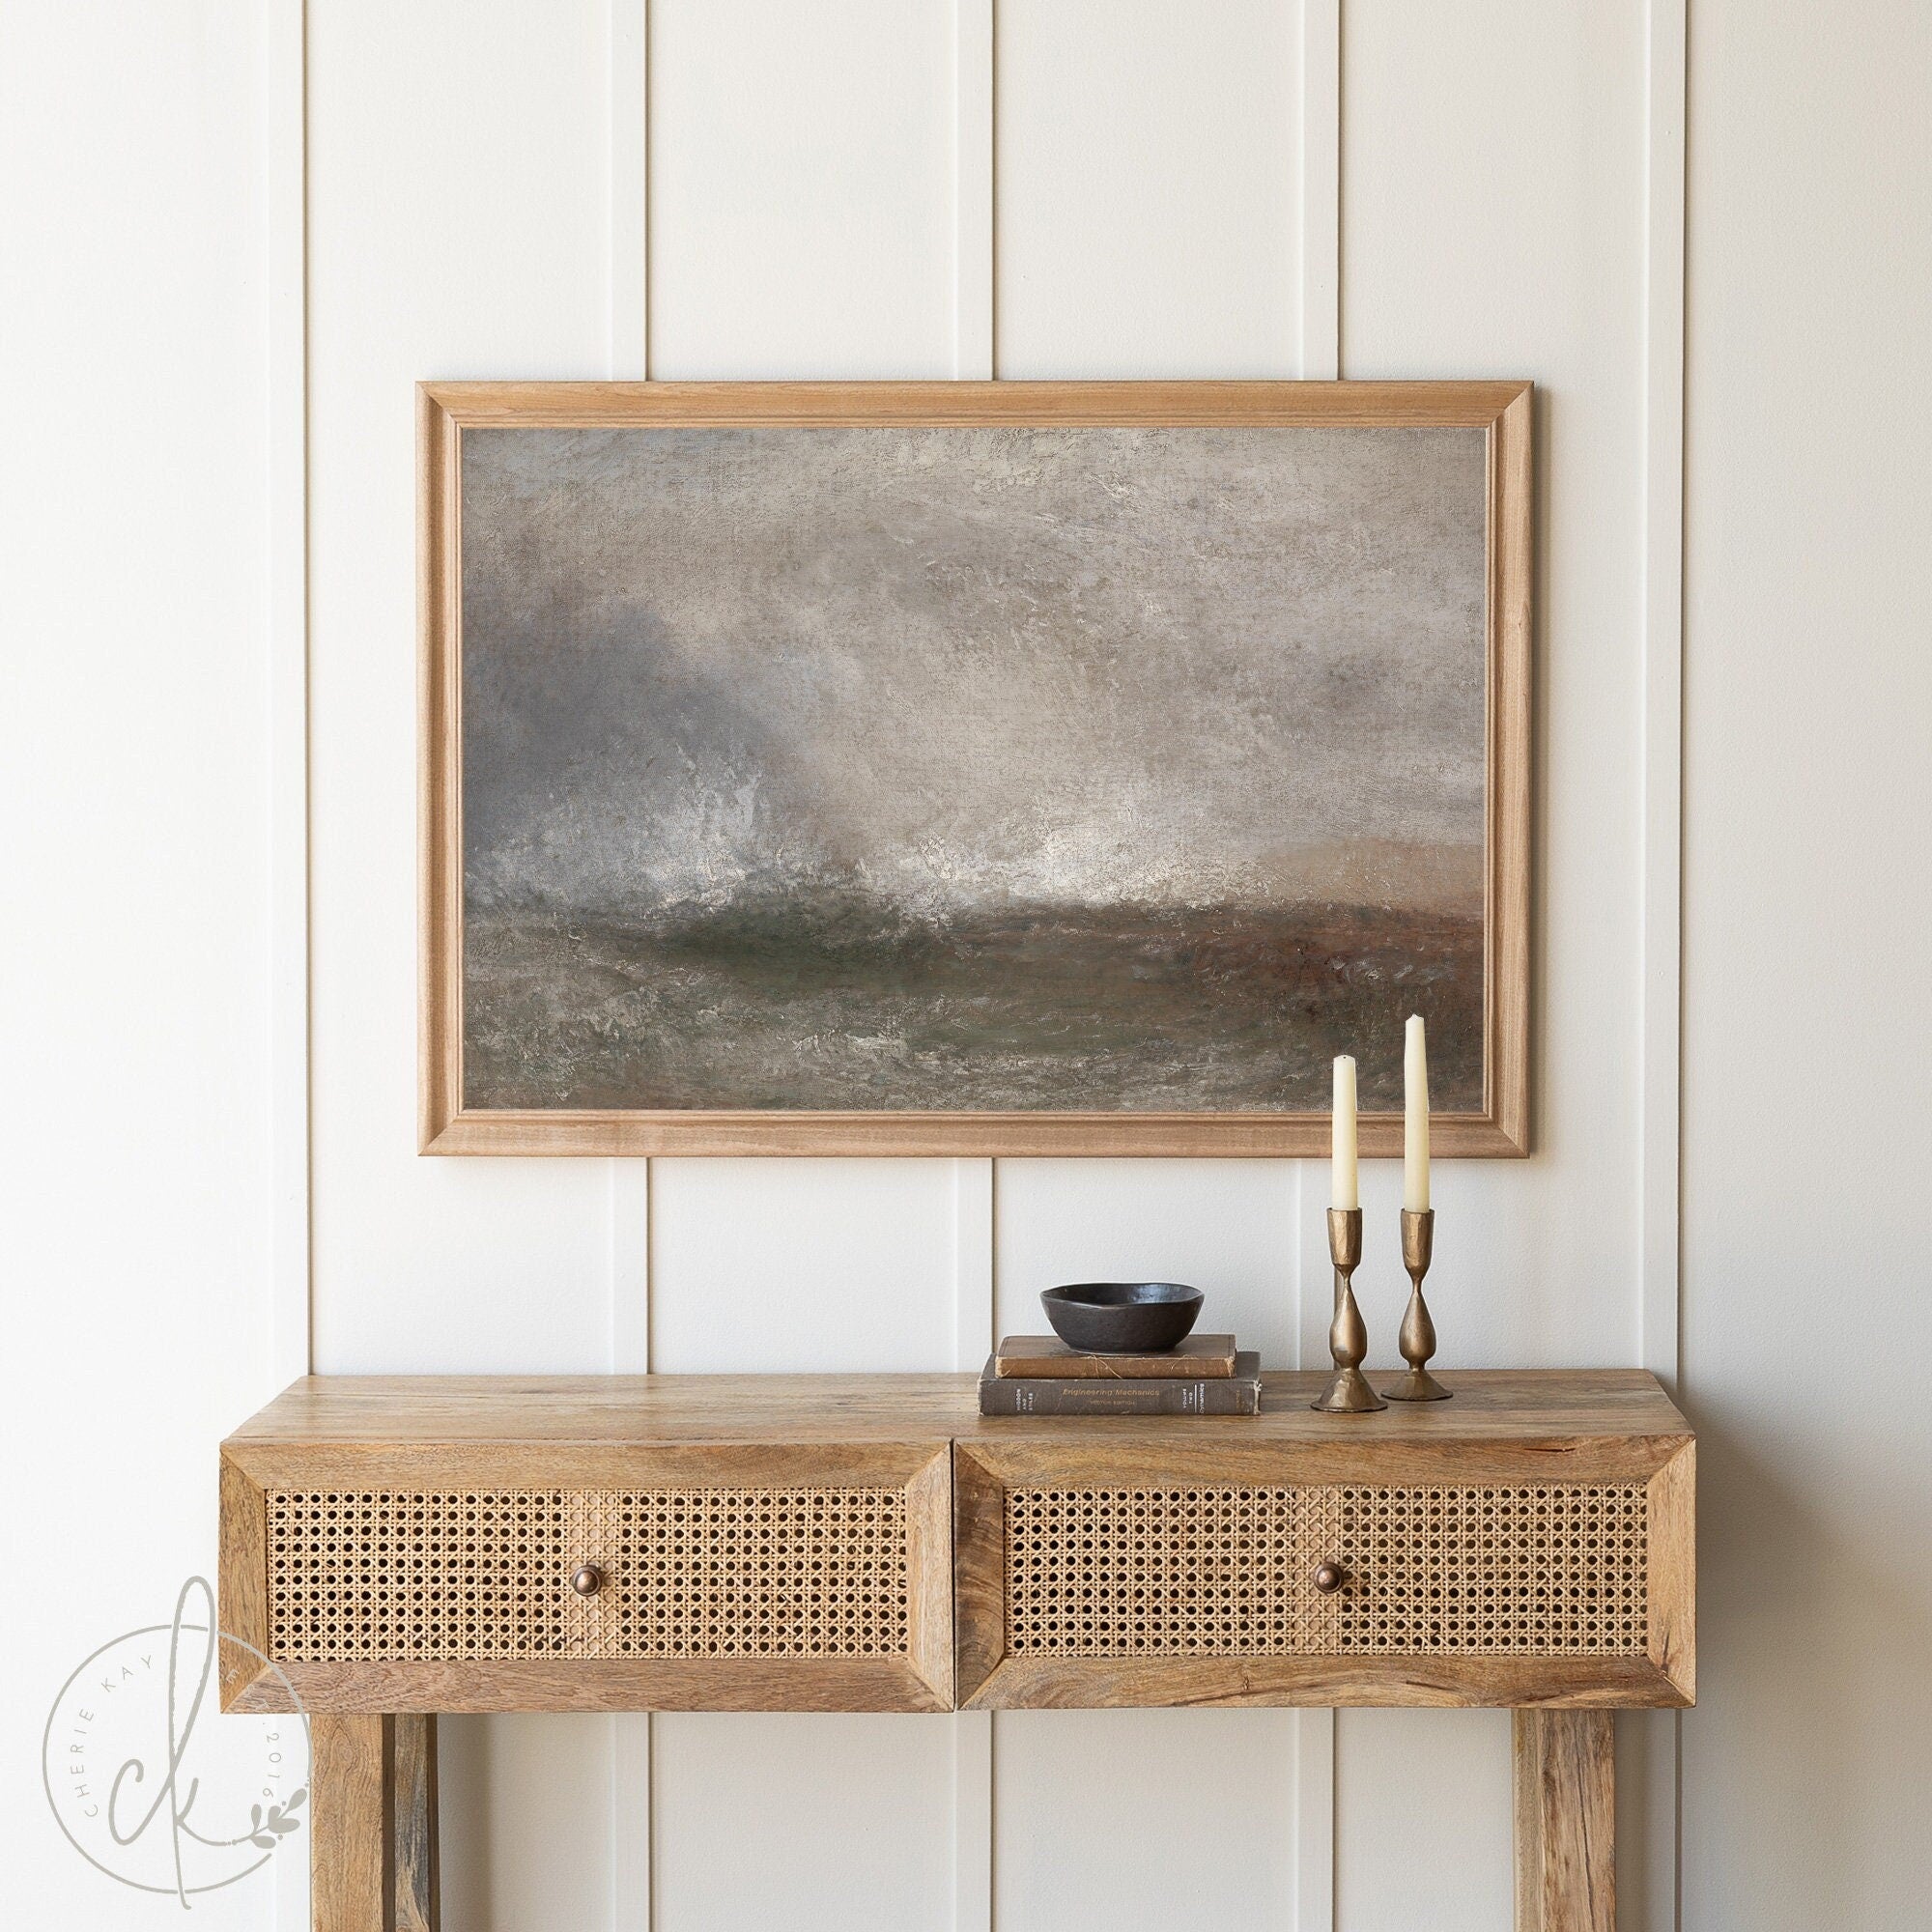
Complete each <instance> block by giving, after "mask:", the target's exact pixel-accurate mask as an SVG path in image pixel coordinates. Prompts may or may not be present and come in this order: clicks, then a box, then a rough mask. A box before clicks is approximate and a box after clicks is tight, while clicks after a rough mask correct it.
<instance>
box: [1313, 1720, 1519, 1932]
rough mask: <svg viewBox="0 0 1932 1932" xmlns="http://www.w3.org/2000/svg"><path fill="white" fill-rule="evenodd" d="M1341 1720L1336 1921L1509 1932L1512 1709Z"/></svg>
mask: <svg viewBox="0 0 1932 1932" xmlns="http://www.w3.org/2000/svg"><path fill="white" fill-rule="evenodd" d="M1335 1732H1336V1749H1335V1790H1336V1805H1335V1923H1336V1925H1337V1926H1338V1927H1340V1928H1343V1932H1358V1928H1361V1927H1365V1926H1378V1927H1379V1926H1388V1927H1391V1928H1397V1927H1399V1928H1401V1932H1423V1928H1425V1927H1426V1928H1427V1932H1506V1928H1507V1927H1508V1926H1509V1924H1510V1923H1511V1896H1512V1886H1511V1876H1512V1873H1513V1872H1514V1870H1515V1862H1514V1849H1513V1839H1512V1836H1511V1829H1510V1809H1511V1784H1510V1769H1511V1768H1510V1717H1509V1713H1508V1712H1507V1711H1344V1712H1340V1713H1338V1714H1337V1722H1336V1725H1335ZM1391 1782H1393V1789H1391V1790H1389V1791H1388V1792H1387V1794H1386V1796H1383V1795H1382V1794H1381V1792H1380V1790H1379V1787H1381V1786H1383V1785H1387V1784H1390V1783H1391Z"/></svg>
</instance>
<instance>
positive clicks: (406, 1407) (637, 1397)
mask: <svg viewBox="0 0 1932 1932" xmlns="http://www.w3.org/2000/svg"><path fill="white" fill-rule="evenodd" d="M1323 1380H1324V1378H1323V1377H1322V1376H1321V1375H1320V1374H1315V1373H1309V1374H1301V1373H1284V1374H1278V1375H1273V1376H1270V1377H1268V1378H1266V1396H1265V1400H1264V1412H1263V1413H1262V1414H1261V1415H1259V1416H1256V1417H1254V1418H1252V1419H1246V1418H1227V1419H1223V1418H1214V1417H1126V1418H1113V1417H1108V1418H1081V1419H1079V1420H1066V1419H1056V1418H1037V1417H1002V1418H984V1417H981V1416H980V1414H979V1413H978V1411H977V1404H976V1386H977V1384H976V1379H975V1378H973V1377H972V1376H970V1375H939V1376H660V1377H530V1378H523V1377H507V1378H466V1377H400V1378H386V1377H378V1378H364V1377H348V1378H313V1377H312V1378H305V1379H304V1380H302V1381H299V1382H297V1383H295V1384H294V1385H293V1386H292V1387H291V1388H290V1389H288V1390H287V1391H286V1392H285V1393H284V1394H283V1395H281V1396H280V1397H278V1398H277V1399H276V1400H275V1401H274V1402H273V1403H271V1404H270V1406H268V1407H267V1408H266V1409H264V1410H263V1411H262V1412H261V1413H260V1414H259V1415H257V1416H256V1417H254V1418H253V1419H252V1420H251V1421H250V1422H248V1423H246V1424H244V1425H243V1426H242V1427H241V1429H240V1430H238V1431H237V1432H236V1434H235V1435H233V1436H231V1437H230V1438H229V1440H228V1442H227V1443H226V1444H224V1447H223V1477H222V1498H223V1526H222V1527H223V1550H224V1565H223V1605H224V1615H233V1616H234V1617H236V1618H237V1619H238V1621H240V1622H241V1623H242V1624H245V1625H246V1627H247V1628H249V1629H252V1630H256V1631H259V1632H260V1633H261V1638H260V1641H261V1643H262V1647H263V1648H265V1649H268V1648H270V1643H269V1636H270V1632H269V1623H268V1610H267V1596H266V1583H265V1577H266V1564H267V1548H266V1541H265V1536H266V1532H265V1528H264V1524H263V1503H262V1492H263V1491H264V1489H265V1488H270V1489H278V1488H284V1487H321V1488H327V1489H341V1490H354V1489H356V1488H377V1489H382V1490H386V1491H391V1492H393V1491H397V1490H401V1491H409V1490H412V1489H414V1490H439V1489H450V1488H458V1489H460V1488H465V1487H489V1488H500V1487H509V1488H526V1489H559V1488H562V1489H568V1488H571V1487H578V1486H582V1487H601V1486H607V1485H608V1486H628V1485H637V1486H648V1485H651V1484H654V1483H659V1484H675V1485H694V1484H695V1485H700V1486H701V1485H704V1484H719V1485H724V1486H730V1487H747V1486H749V1487H759V1486H775V1487H781V1486H797V1485H801V1484H804V1485H808V1486H834V1487H836V1486H839V1485H882V1484H890V1485H892V1486H894V1487H897V1488H901V1489H903V1490H904V1492H905V1494H906V1524H907V1556H908V1570H907V1575H908V1589H909V1593H910V1594H909V1598H908V1614H907V1648H906V1653H905V1654H904V1655H903V1656H895V1657H890V1658H825V1659H818V1658H811V1659H784V1658H778V1659H774V1658H761V1657H744V1658H721V1659H686V1658H674V1659H667V1658H656V1659H635V1658H627V1659H611V1658H578V1659H549V1658H546V1659H492V1660H474V1661H465V1662H397V1661H380V1660H378V1661H367V1662H327V1663H324V1662H311V1663H291V1664H287V1665H285V1666H284V1667H285V1669H286V1671H287V1676H288V1680H289V1683H290V1684H291V1685H293V1689H294V1693H295V1694H296V1695H297V1696H298V1697H299V1698H300V1699H301V1700H302V1702H303V1703H304V1704H306V1705H307V1706H308V1707H309V1708H310V1709H312V1710H315V1711H320V1712H367V1713H384V1712H388V1713H394V1712H437V1711H491V1710H577V1711H586V1710H689V1709H716V1710H899V1711H936V1710H946V1709H949V1708H953V1707H955V1706H972V1707H979V1708H1019V1707H1049V1706H1076V1705H1077V1706H1098V1705H1114V1704H1124V1705H1162V1704H1246V1703H1258V1704H1316V1705H1334V1704H1400V1705H1406V1704H1418V1705H1421V1704H1463V1705H1503V1706H1518V1707H1524V1706H1549V1707H1571V1706H1576V1707H1592V1706H1613V1705H1629V1706H1637V1705H1655V1706H1668V1705H1681V1704H1686V1703H1689V1702H1690V1701H1691V1700H1692V1697H1693V1695H1694V1688H1695V1650H1694V1607H1693V1605H1694V1541H1693V1537H1694V1532H1693V1527H1692V1524H1693V1515H1694V1468H1695V1463H1694V1448H1693V1442H1692V1437H1691V1435H1690V1429H1689V1427H1688V1425H1687V1424H1686V1423H1685V1421H1684V1418H1683V1417H1682V1416H1681V1415H1680V1414H1679V1413H1678V1411H1677V1410H1676V1409H1675V1407H1673V1406H1672V1405H1671V1404H1670V1403H1669V1401H1668V1400H1667V1399H1666V1398H1665V1396H1664V1394H1663V1392H1662V1388H1661V1387H1660V1385H1659V1384H1658V1382H1657V1380H1656V1378H1654V1377H1652V1376H1650V1375H1648V1374H1645V1373H1643V1372H1641V1371H1637V1370H1584V1371H1570V1370H1514V1371H1504V1370H1491V1371H1481V1370H1477V1371H1463V1372H1460V1373H1458V1372H1449V1373H1448V1374H1446V1375H1445V1377H1444V1380H1445V1381H1446V1382H1447V1384H1448V1385H1449V1386H1450V1387H1451V1388H1452V1389H1453V1390H1454V1391H1455V1399H1454V1400H1453V1401H1452V1402H1448V1403H1442V1404H1432V1405H1427V1406H1422V1405H1409V1406H1391V1407H1390V1408H1388V1409H1386V1410H1383V1411H1380V1412H1378V1413H1376V1414H1374V1415H1369V1416H1359V1417H1353V1416H1351V1417H1332V1416H1326V1415H1320V1414H1317V1413H1316V1412H1315V1411H1313V1410H1312V1409H1311V1408H1310V1407H1309V1406H1308V1405H1309V1403H1310V1402H1311V1401H1312V1400H1313V1398H1314V1396H1315V1395H1316V1393H1317V1392H1318V1391H1319V1390H1320V1389H1321V1386H1322V1383H1323ZM1491 1483H1494V1484H1499V1485H1509V1484H1520V1485H1533V1484H1548V1483H1556V1484H1598V1483H1614V1484H1624V1485H1634V1484H1642V1485H1645V1486H1646V1492H1645V1509H1646V1531H1647V1539H1648V1542H1647V1548H1648V1549H1649V1551H1650V1556H1649V1559H1648V1562H1649V1568H1648V1570H1647V1572H1646V1573H1645V1580H1644V1582H1643V1585H1642V1588H1643V1589H1644V1590H1645V1591H1646V1592H1647V1598H1646V1605H1647V1615H1648V1643H1647V1650H1646V1653H1645V1654H1643V1655H1615V1654H1605V1655H1562V1654H1555V1655H1549V1656H1543V1655H1536V1654H1517V1655H1493V1656H1472V1655H1452V1656H1433V1655H1413V1654H1400V1655H1394V1654H1384V1655H1373V1656H1371V1655H1361V1654H1353V1655H1348V1656H1313V1655H1310V1656H1288V1655H1268V1656H1263V1657H1216V1656H1207V1657H1187V1656H1183V1657H1171V1658H1162V1657H1142V1658H1109V1657H1086V1656H1010V1655H1009V1654H1008V1650H1007V1639H1006V1617H1007V1603H1006V1589H1007V1577H1006V1535H1007V1526H1006V1492H1007V1490H1008V1488H1009V1487H1010V1486H1013V1485H1015V1484H1018V1485H1028V1486H1053V1487H1061V1488H1071V1489H1079V1488H1082V1487H1086V1488H1108V1487H1114V1488H1118V1487H1121V1486H1138V1485H1150V1486H1162V1487H1187V1486H1195V1485H1209V1486H1214V1485H1218V1486H1224V1487H1225V1486H1239V1485H1245V1484H1255V1485H1264V1484H1265V1485H1281V1484H1289V1485H1322V1484H1337V1485H1358V1486H1365V1487H1370V1488H1373V1487H1375V1486H1402V1485H1415V1484H1423V1485H1445V1486H1468V1485H1484V1484H1491ZM1338 1553H1339V1554H1340V1555H1341V1556H1342V1557H1343V1559H1344V1560H1345V1561H1347V1560H1348V1559H1349V1556H1350V1552H1348V1551H1340V1552H1338ZM559 1587H562V1583H561V1581H560V1582H559ZM230 1605H233V1608H232V1610H231V1609H230V1607H229V1606H230ZM289 1700H290V1690H289V1689H288V1687H287V1686H285V1685H284V1684H283V1683H282V1682H281V1681H279V1679H278V1678H277V1676H276V1675H275V1674H274V1673H272V1672H262V1673H259V1674H258V1675H256V1676H254V1677H253V1678H252V1679H249V1680H248V1681H246V1682H241V1681H238V1682H237V1683H236V1684H235V1685H234V1686H233V1687H232V1688H229V1687H225V1688H224V1701H225V1702H226V1703H227V1704H229V1705H230V1706H232V1707H233V1708H237V1709H244V1710H278V1709H287V1708H289Z"/></svg>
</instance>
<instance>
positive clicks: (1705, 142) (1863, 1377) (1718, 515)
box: [1683, 0, 1932, 1932]
mask: <svg viewBox="0 0 1932 1932" xmlns="http://www.w3.org/2000/svg"><path fill="white" fill-rule="evenodd" d="M1690 29H1691V36H1692V39H1691V47H1690V88H1691V100H1690V109H1691V111H1690V128H1691V140H1690V272H1689V276H1688V280H1689V287H1690V343H1689V373H1690V389H1689V397H1690V400H1689V411H1688V429H1689V449H1690V465H1689V472H1688V478H1687V481H1688V514H1689V520H1690V521H1689V532H1690V541H1689V548H1688V553H1687V560H1688V565H1689V567H1688V570H1687V573H1686V584H1685V587H1686V593H1687V595H1686V604H1685V632H1686V639H1687V652H1686V672H1687V675H1686V699H1687V704H1686V725H1685V730H1686V753H1687V758H1686V774H1687V779H1688V787H1687V797H1686V808H1685V829H1686V835H1687V836H1686V846H1685V878H1686V884H1687V887H1688V896H1687V917H1686V922H1685V949H1684V961H1685V992H1686V995H1687V1007H1686V1021H1685V1034H1684V1044H1685V1087H1684V1095H1685V1108H1684V1376H1685V1385H1686V1388H1687V1390H1688V1392H1689V1395H1690V1401H1691V1403H1692V1405H1693V1406H1692V1408H1691V1415H1692V1417H1693V1419H1694V1420H1695V1421H1696V1422H1697V1424H1698V1426H1699V1429H1700V1430H1701V1431H1702V1433H1703V1446H1702V1449H1701V1452H1700V1456H1699V1474H1700V1477H1701V1479H1702V1484H1703V1509H1702V1516H1703V1523H1704V1535H1703V1538H1702V1548H1701V1552H1700V1553H1701V1557H1702V1563H1703V1572H1702V1577H1701V1582H1702V1603H1701V1605H1700V1606H1699V1608H1700V1616H1701V1621H1702V1629H1701V1631H1700V1635H1701V1637H1702V1642H1701V1643H1700V1646H1699V1649H1700V1656H1701V1660H1702V1661H1703V1662H1702V1668H1701V1669H1700V1671H1699V1689H1700V1691H1701V1693H1702V1694H1701V1697H1700V1700H1699V1705H1698V1708H1697V1709H1696V1710H1694V1711H1691V1712H1687V1713H1686V1715H1685V1718H1684V1726H1683V1741H1684V1884H1683V1906H1684V1914H1683V1923H1684V1926H1685V1928H1686V1932H1703V1928H1704V1927H1707V1926H1728V1925H1747V1926H1750V1927H1751V1928H1753V1932H1806V1928H1810V1927H1813V1926H1820V1925H1833V1926H1839V1925H1842V1926H1857V1927H1860V1928H1863V1927H1867V1926H1870V1927H1888V1928H1889V1927H1892V1926H1900V1927H1902V1926H1906V1925H1912V1924H1922V1923H1923V1922H1924V1921H1925V1918H1926V1911H1927V1906H1926V1885H1925V1873H1926V1859H1925V1851H1924V1845H1925V1826H1926V1791H1927V1780H1928V1773H1932V1673H1928V1671H1927V1669H1926V1656H1927V1651H1928V1647H1932V1536H1928V1534H1927V1530H1928V1525H1932V1411H1928V1409H1927V1406H1926V1404H1925V1402H1924V1400H1923V1397H1922V1394H1921V1392H1920V1388H1919V1383H1918V1372H1917V1363H1918V1358H1919V1355H1920V1352H1921V1343H1920V1338H1921V1336H1922V1335H1923V1332H1924V1327H1925V1318H1926V1309H1925V1289H1926V1274H1927V1270H1926V1262H1925V1211H1924V1197H1925V1176H1926V1170H1927V1166H1928V1161H1932V1131H1928V1123H1927V1112H1926V1074H1925V1067H1926V1063H1927V1060H1928V1057H1932V1023H1929V1022H1928V1017H1927V1011H1926V989H1925V980H1926V972H1925V962H1926V959H1927V958H1928V956H1932V898H1928V895H1927V890H1926V886H1927V865H1926V849H1925V833H1926V828H1927V826H1928V824H1932V759H1928V757H1927V755H1926V722H1927V720H1928V719H1929V718H1932V651H1928V649H1927V639H1928V638H1932V549H1928V546H1927V544H1926V531H1927V528H1928V524H1932V439H1928V435H1927V429H1928V425H1932V364H1928V362H1927V359H1926V353H1925V352H1926V334H1927V329H1926V325H1927V320H1928V318H1932V254H1928V251H1927V248H1926V246H1925V237H1926V233H1927V226H1928V222H1932V128H1928V124H1927V120H1926V115H1925V98H1926V83H1927V79H1928V76H1932V14H1928V12H1927V10H1926V9H1924V8H1922V7H1872V6H1864V7H1858V8H1855V9H1853V10H1850V12H1849V13H1848V14H1846V15H1845V16H1844V17H1843V19H1842V23H1841V24H1839V23H1834V27H1833V31H1831V32H1829V33H1820V32H1819V31H1818V22H1817V19H1816V16H1815V15H1813V14H1810V13H1809V12H1808V11H1807V10H1806V9H1804V8H1802V7H1799V6H1795V5H1792V4H1789V0H1785V4H1780V5H1770V4H1766V0H1750V4H1744V0H1708V4H1707V0H1695V4H1693V5H1692V6H1691V8H1690ZM1840 1296H1843V1297H1844V1301H1845V1305H1848V1306H1849V1307H1850V1308H1851V1309H1852V1310H1853V1311H1854V1319H1853V1320H1852V1321H1841V1320H1836V1319H1834V1315H1835V1309H1836V1307H1837V1306H1838V1305H1839V1297H1840ZM1847 1390H1851V1391H1857V1393H1855V1394H1845V1393H1843V1392H1844V1391H1847Z"/></svg>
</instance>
